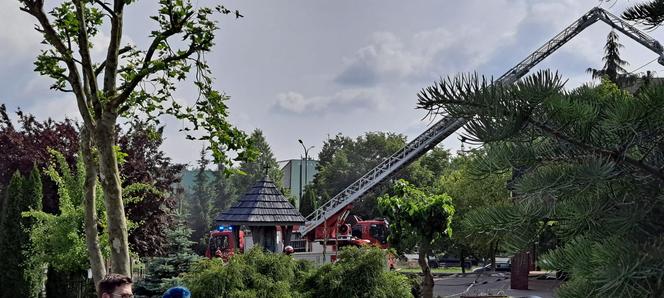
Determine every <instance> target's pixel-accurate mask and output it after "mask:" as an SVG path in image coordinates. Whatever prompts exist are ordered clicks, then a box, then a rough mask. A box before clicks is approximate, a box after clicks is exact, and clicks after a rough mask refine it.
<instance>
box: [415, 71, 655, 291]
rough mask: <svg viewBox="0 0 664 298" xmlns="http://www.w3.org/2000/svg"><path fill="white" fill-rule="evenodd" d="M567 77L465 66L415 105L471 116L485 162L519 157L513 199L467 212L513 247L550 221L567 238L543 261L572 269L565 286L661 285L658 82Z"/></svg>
mask: <svg viewBox="0 0 664 298" xmlns="http://www.w3.org/2000/svg"><path fill="white" fill-rule="evenodd" d="M562 88H563V81H562V79H561V78H560V77H559V76H558V75H557V74H552V73H550V72H548V71H540V72H538V73H536V74H533V75H531V76H528V77H526V78H524V79H522V80H521V81H519V82H517V83H516V85H513V86H505V85H492V84H490V82H488V81H487V80H484V79H481V78H479V77H477V76H474V75H471V76H460V77H456V78H454V79H447V80H442V81H441V82H439V83H437V84H436V86H435V87H430V88H427V89H425V90H423V91H422V92H421V93H420V102H419V106H420V107H423V108H426V109H430V110H438V109H440V111H444V112H445V113H448V114H449V115H450V116H452V117H463V118H466V119H468V120H469V121H468V123H467V124H466V127H465V128H466V131H467V137H468V138H469V139H471V140H472V141H475V142H480V143H484V144H485V145H484V146H485V147H486V149H487V157H488V158H487V159H486V164H487V165H488V166H487V168H486V169H487V170H488V171H506V170H508V169H511V168H516V169H522V172H523V175H521V176H520V177H518V178H517V179H516V180H515V181H514V182H513V183H512V185H513V187H514V190H515V193H517V194H518V196H516V197H515V198H514V199H513V203H510V204H505V205H502V206H497V207H496V208H494V209H493V210H485V211H483V212H479V213H478V214H475V215H473V216H471V215H468V218H469V219H472V222H474V224H475V225H476V226H478V227H480V229H483V230H487V231H492V230H493V231H495V230H504V231H508V232H509V235H510V237H509V238H506V239H505V242H506V244H508V248H510V249H511V250H512V251H520V250H523V249H525V248H528V247H529V246H531V245H532V244H533V243H534V242H536V241H537V239H538V237H539V235H540V234H541V231H542V230H544V229H546V228H550V229H552V230H553V232H554V233H555V235H556V236H557V237H559V238H560V239H561V243H562V245H560V246H559V247H557V248H556V249H554V250H552V251H550V252H548V253H547V254H546V255H545V256H544V258H543V260H542V262H541V264H542V265H543V267H545V268H550V269H556V270H562V271H565V272H569V273H570V279H569V281H568V282H566V283H565V284H564V285H563V286H562V287H561V288H560V290H559V291H558V295H559V296H560V297H581V296H586V297H587V296H591V297H658V296H661V295H663V294H664V286H663V285H662V283H661V280H662V279H661V269H660V268H662V267H663V266H664V261H662V259H661V258H659V257H658V256H661V255H662V254H664V242H663V241H662V239H663V237H664V228H662V226H661V225H660V224H659V222H660V221H661V214H662V212H663V211H664V203H663V202H662V200H661V199H660V198H661V197H662V195H663V193H662V191H663V189H664V188H662V185H664V171H663V170H662V169H663V168H664V163H663V161H664V156H663V152H664V150H662V149H664V141H663V140H664V135H663V133H662V130H661V127H662V124H663V123H664V88H662V87H661V86H651V87H649V88H645V89H644V90H641V91H640V92H639V93H638V94H636V95H631V94H629V93H627V92H625V91H622V90H620V89H619V88H618V87H617V86H616V85H615V84H613V83H611V82H610V81H607V80H604V81H603V82H602V84H600V85H599V86H596V87H589V86H582V87H580V88H578V89H575V90H572V91H569V92H565V91H563V90H562Z"/></svg>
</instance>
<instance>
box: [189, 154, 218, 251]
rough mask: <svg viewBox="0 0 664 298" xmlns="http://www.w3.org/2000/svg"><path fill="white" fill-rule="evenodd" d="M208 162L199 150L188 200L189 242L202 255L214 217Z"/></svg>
mask: <svg viewBox="0 0 664 298" xmlns="http://www.w3.org/2000/svg"><path fill="white" fill-rule="evenodd" d="M209 164H210V161H209V160H208V159H207V156H206V152H205V149H203V150H201V158H200V159H199V160H198V171H197V172H196V176H195V178H194V189H193V191H192V193H191V195H190V200H189V225H190V227H191V229H192V230H193V232H192V233H191V240H192V241H194V242H195V243H197V244H198V246H197V249H196V251H197V252H198V253H201V254H202V253H203V250H204V241H205V235H206V234H207V233H208V232H209V231H210V228H211V227H212V218H213V216H214V214H213V212H214V210H213V206H212V195H213V192H212V188H211V185H210V176H211V175H210V173H209V170H208V169H207V167H208V165H209Z"/></svg>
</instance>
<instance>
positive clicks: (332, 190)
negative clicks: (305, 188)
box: [314, 132, 406, 218]
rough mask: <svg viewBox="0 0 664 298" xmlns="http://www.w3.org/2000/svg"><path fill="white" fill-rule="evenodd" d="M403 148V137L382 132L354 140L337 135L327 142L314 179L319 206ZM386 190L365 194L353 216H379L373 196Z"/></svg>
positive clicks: (404, 138) (367, 134) (370, 133)
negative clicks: (319, 200) (320, 200)
mask: <svg viewBox="0 0 664 298" xmlns="http://www.w3.org/2000/svg"><path fill="white" fill-rule="evenodd" d="M405 144H406V137H405V136H403V135H399V134H394V133H385V132H368V133H366V134H364V135H362V136H359V137H357V138H356V139H355V140H352V139H350V138H346V137H343V136H341V135H337V137H336V138H335V139H330V140H328V141H326V142H325V144H323V150H322V151H321V154H322V155H321V156H320V157H319V159H320V163H319V165H318V173H317V174H316V176H315V178H314V186H315V193H316V194H317V195H318V196H321V198H322V199H323V201H322V202H320V203H321V204H322V203H325V201H327V200H328V199H329V198H331V197H333V196H334V195H336V194H337V193H339V192H341V191H342V190H343V189H345V188H346V187H348V185H350V184H351V183H353V182H354V181H355V180H357V179H359V178H360V177H362V175H364V174H365V173H366V172H368V171H369V170H371V169H372V168H373V167H375V166H376V165H378V163H380V162H381V161H383V160H384V159H386V158H388V157H390V156H391V155H392V154H394V152H397V151H398V150H399V149H401V148H402V147H403V146H404V145H405ZM402 175H403V173H402ZM399 177H401V176H398V177H397V178H399ZM386 189H387V188H381V189H378V190H376V191H375V192H372V193H368V194H366V195H365V197H364V199H363V201H361V202H357V204H355V207H354V210H353V212H354V213H355V214H357V215H359V216H362V217H367V218H373V217H376V216H379V212H378V209H377V208H376V196H377V195H378V194H381V193H382V192H384V191H385V190H386Z"/></svg>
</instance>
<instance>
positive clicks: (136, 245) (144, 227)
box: [118, 121, 185, 257]
mask: <svg viewBox="0 0 664 298" xmlns="http://www.w3.org/2000/svg"><path fill="white" fill-rule="evenodd" d="M162 142H163V127H159V128H157V127H155V126H153V125H149V124H147V123H145V122H141V121H134V122H132V123H131V126H130V127H129V129H128V130H127V131H126V132H124V133H122V134H121V135H120V137H119V139H118V146H119V147H120V151H121V152H122V153H123V154H124V158H123V162H122V163H121V164H120V171H121V173H122V187H123V190H124V192H125V193H124V195H125V196H126V197H128V196H131V197H134V198H136V199H135V200H131V201H129V202H127V204H126V205H125V210H126V212H127V218H128V219H129V220H131V221H133V222H136V223H139V224H138V225H137V226H136V227H135V228H133V229H132V230H131V231H130V232H129V243H130V245H131V249H132V251H133V252H135V253H137V254H138V255H139V256H142V257H146V256H155V255H162V254H164V253H165V252H166V248H167V247H168V245H169V244H168V243H167V239H166V232H167V231H168V227H169V226H170V225H171V223H172V221H173V209H174V208H175V205H176V201H175V193H177V191H178V190H177V189H176V186H175V185H177V184H178V183H179V182H180V179H181V177H180V175H181V172H182V170H183V169H184V167H185V166H184V165H182V164H173V162H172V161H171V159H170V158H169V157H167V156H166V155H165V153H164V152H163V151H161V150H160V149H159V147H160V146H161V144H162ZM132 185H133V186H132ZM139 185H141V187H138V186H139Z"/></svg>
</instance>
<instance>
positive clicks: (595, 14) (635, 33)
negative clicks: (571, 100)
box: [301, 7, 664, 235]
mask: <svg viewBox="0 0 664 298" xmlns="http://www.w3.org/2000/svg"><path fill="white" fill-rule="evenodd" d="M598 20H601V21H603V22H605V23H607V24H608V25H609V26H611V27H613V28H615V29H616V30H618V31H620V32H622V33H624V34H625V35H627V36H629V37H631V38H632V39H634V40H635V41H637V42H639V43H640V44H642V45H644V46H645V47H647V48H648V49H650V50H652V51H653V52H655V53H656V54H658V55H659V59H658V62H659V63H660V64H662V65H664V56H663V52H664V51H663V49H662V46H661V45H660V43H659V42H657V41H656V40H655V39H653V38H652V37H650V36H648V35H647V34H645V33H643V32H641V31H640V30H639V29H637V28H635V27H634V26H632V25H630V24H628V23H626V22H625V21H623V20H622V19H620V18H618V17H616V16H614V15H612V14H610V13H609V12H607V11H605V10H604V9H602V8H599V7H595V8H593V9H591V10H590V11H588V12H587V13H586V14H584V15H583V16H582V17H580V18H579V19H577V20H576V21H574V22H573V23H572V24H571V25H569V26H567V27H566V28H565V29H564V30H563V31H561V32H560V33H558V34H557V35H556V36H554V37H553V38H552V39H551V40H549V41H548V42H546V43H545V44H544V45H543V46H541V47H540V48H539V49H537V50H536V51H535V52H533V53H532V54H530V55H529V56H528V57H526V58H525V59H524V60H522V61H521V62H519V63H518V64H517V65H516V66H514V67H513V68H511V69H510V70H508V71H507V72H506V73H505V74H503V75H502V76H500V78H498V79H497V80H496V81H495V83H498V84H512V83H514V82H516V81H517V80H519V79H520V78H521V77H523V76H524V75H525V74H527V73H528V71H530V69H531V68H533V67H534V66H535V65H537V64H538V63H539V62H541V61H542V60H544V59H545V58H546V57H548V56H549V55H551V54H552V53H553V52H555V51H556V50H558V49H559V48H560V47H562V46H563V45H564V44H565V43H567V42H568V41H570V40H571V39H572V38H574V37H575V36H576V35H578V34H579V33H580V32H581V31H583V30H584V29H586V28H588V27H589V26H590V25H592V24H594V23H595V22H597V21H598ZM465 123H466V120H465V119H463V118H453V117H443V118H442V119H441V120H439V121H438V122H436V123H435V124H434V125H433V126H431V127H430V128H429V129H427V130H426V131H425V132H424V133H422V134H421V135H419V136H418V137H417V138H415V139H414V140H412V141H411V142H410V143H408V144H407V145H406V146H405V147H403V148H401V149H400V150H399V151H397V152H396V153H394V154H393V155H392V156H390V157H389V158H387V159H385V160H384V161H382V162H381V163H380V164H378V165H377V166H376V167H375V168H373V169H372V170H371V171H369V172H368V173H366V174H364V176H362V177H361V178H360V179H358V180H357V181H355V182H353V183H352V184H351V185H349V186H348V187H346V189H344V190H343V191H341V192H340V193H338V194H337V195H336V196H334V197H333V198H332V199H330V200H329V201H328V202H326V203H325V204H323V206H321V207H319V208H318V209H316V210H315V211H314V212H313V213H311V214H310V215H309V216H307V218H306V219H307V222H306V223H305V225H304V227H303V229H302V230H301V232H302V235H306V234H309V233H310V232H312V231H313V230H314V229H316V227H318V226H320V225H321V224H323V223H325V221H326V220H328V219H330V218H332V217H333V216H334V215H335V214H337V213H339V212H340V211H342V210H343V209H345V208H347V207H348V206H349V205H350V204H352V203H353V202H354V201H355V200H357V199H359V198H361V197H362V196H363V195H364V194H365V193H367V192H368V191H370V190H371V189H373V188H374V187H376V186H377V185H379V184H380V183H381V182H383V181H386V180H387V179H389V178H390V177H391V176H393V175H395V174H396V173H397V172H398V171H399V170H401V169H402V168H404V167H406V166H408V165H409V164H411V163H412V162H413V161H415V160H416V159H417V158H419V157H420V156H422V155H423V154H424V153H426V152H427V151H429V150H430V149H432V148H433V147H434V146H436V145H437V144H438V143H440V142H441V141H443V140H444V139H446V138H447V137H448V136H450V135H452V134H453V133H454V132H455V131H457V130H458V129H459V128H461V127H462V126H463V125H464V124H465Z"/></svg>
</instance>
